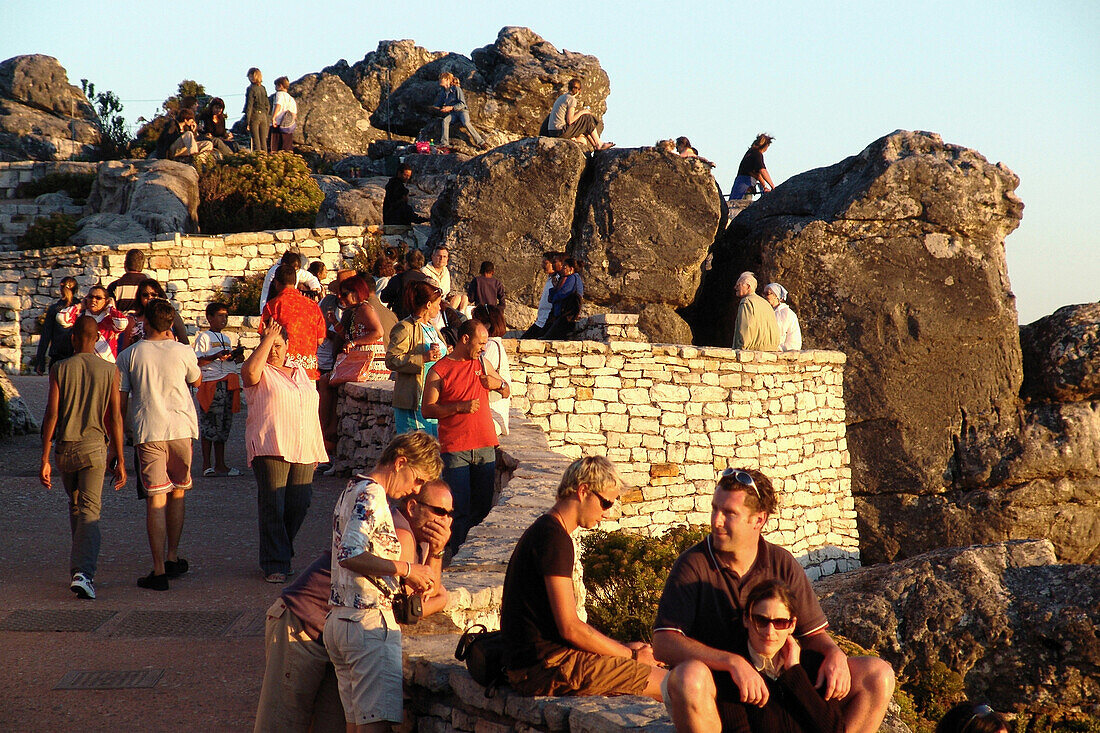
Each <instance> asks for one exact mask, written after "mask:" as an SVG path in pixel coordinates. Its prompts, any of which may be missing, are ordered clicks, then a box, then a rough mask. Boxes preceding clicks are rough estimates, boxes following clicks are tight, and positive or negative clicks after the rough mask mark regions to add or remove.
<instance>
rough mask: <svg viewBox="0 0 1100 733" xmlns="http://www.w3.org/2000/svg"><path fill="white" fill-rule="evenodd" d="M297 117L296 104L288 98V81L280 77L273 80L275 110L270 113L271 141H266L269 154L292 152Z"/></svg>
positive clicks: (290, 97) (291, 98) (292, 99)
mask: <svg viewBox="0 0 1100 733" xmlns="http://www.w3.org/2000/svg"><path fill="white" fill-rule="evenodd" d="M297 116H298V103H297V102H296V101H294V97H292V96H290V79H287V78H286V77H285V76H280V77H279V78H278V79H276V80H275V109H273V110H272V111H271V133H270V134H271V139H270V140H269V141H268V149H269V150H270V151H271V152H273V153H276V152H279V151H280V150H287V151H293V150H294V129H295V128H296V127H297V126H298V125H297V122H296V118H297Z"/></svg>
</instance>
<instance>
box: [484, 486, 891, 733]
mask: <svg viewBox="0 0 1100 733" xmlns="http://www.w3.org/2000/svg"><path fill="white" fill-rule="evenodd" d="M777 506H778V500H777V498H776V492H775V488H774V486H773V485H772V482H771V480H770V479H768V477H767V476H765V475H764V474H763V473H761V472H760V471H757V470H753V469H738V468H727V469H726V470H725V471H723V472H722V474H721V476H720V477H719V479H718V483H717V484H716V485H715V487H714V496H713V498H712V499H711V514H710V524H711V532H710V534H709V535H708V536H707V537H706V539H704V540H703V541H702V542H700V543H698V544H697V545H695V546H693V547H691V548H690V549H688V550H686V551H685V552H684V553H682V554H681V555H680V557H679V558H678V559H677V560H676V562H675V564H674V565H673V566H672V570H671V571H670V572H669V576H668V579H667V580H666V581H665V588H664V591H663V592H662V594H661V600H660V603H659V604H658V606H657V617H656V620H655V622H654V624H653V651H654V656H655V657H656V658H657V659H658V660H659V661H661V662H664V663H665V664H667V665H668V666H669V667H670V668H671V671H670V672H669V675H668V680H667V686H666V691H665V706H666V707H667V708H668V711H669V716H670V717H671V718H672V722H673V725H675V726H676V730H677V731H691V732H698V733H704V732H705V733H710V732H711V731H716V730H723V728H722V724H721V720H720V717H719V715H720V713H719V704H720V703H723V702H731V703H738V702H740V703H746V704H748V705H756V706H764V705H765V704H766V703H767V702H768V699H769V697H770V693H769V688H768V685H767V683H766V682H765V681H764V678H763V677H762V676H761V673H760V671H758V669H759V667H760V666H761V665H760V664H759V663H758V662H757V661H756V660H752V661H750V659H749V658H747V657H744V656H742V655H741V653H740V651H742V650H744V649H745V648H746V646H747V638H746V637H747V635H748V629H746V627H745V625H744V624H743V623H742V619H743V618H745V612H746V609H749V608H750V606H749V605H748V604H747V600H748V598H749V596H750V594H751V593H752V592H753V590H754V589H755V588H756V586H758V585H760V584H762V583H766V582H768V581H771V580H780V581H782V582H783V583H784V584H785V585H786V586H787V588H788V589H790V596H791V599H790V602H789V604H788V608H789V610H790V612H791V615H790V618H792V619H794V637H795V639H796V640H797V642H798V644H799V645H800V648H801V649H802V650H805V651H813V652H816V653H817V654H820V655H821V657H822V658H823V661H822V662H821V664H820V666H819V669H818V672H817V675H816V678H815V679H814V681H813V684H814V686H815V687H817V688H818V689H820V690H821V691H822V697H823V698H824V699H825V700H839V701H840V703H841V706H842V716H843V719H844V725H845V727H846V729H847V730H848V731H850V732H851V733H873V732H874V731H877V730H878V728H879V725H880V724H881V723H882V720H883V717H884V716H885V715H886V708H887V706H888V705H889V703H890V698H891V695H893V692H894V672H893V670H892V669H891V668H890V665H889V664H888V663H886V662H885V661H884V660H882V659H879V658H877V657H849V656H847V655H846V654H845V653H844V652H843V651H841V649H840V647H838V646H837V645H836V642H834V641H833V639H832V638H831V637H830V636H829V634H828V631H827V629H828V627H829V620H828V619H827V618H826V616H825V613H824V611H822V610H821V604H820V603H818V600H817V596H816V595H815V594H814V589H813V586H811V585H810V579H809V577H808V576H807V575H806V571H805V570H804V569H803V568H802V566H801V565H799V563H798V561H797V560H795V559H794V556H793V555H791V553H790V552H788V551H787V550H785V549H784V548H782V547H779V546H778V545H773V544H772V543H771V542H768V541H767V540H765V539H764V538H763V537H762V536H761V533H762V532H763V529H764V525H765V524H766V523H767V521H768V518H769V517H771V516H772V515H773V514H775V510H776V508H777ZM505 583H507V580H505ZM783 618H786V617H785V616H783V615H782V614H778V613H777V614H775V615H774V616H769V619H768V621H769V626H770V625H771V623H770V622H771V621H773V620H775V621H780V620H781V619H783ZM772 628H774V627H772ZM769 633H770V629H769ZM750 656H751V655H750ZM773 661H774V659H773ZM779 665H780V666H781V667H785V663H784V662H779ZM764 667H765V669H766V668H767V665H764ZM771 730H780V728H772V729H771ZM783 730H786V729H783Z"/></svg>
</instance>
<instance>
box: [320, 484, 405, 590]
mask: <svg viewBox="0 0 1100 733" xmlns="http://www.w3.org/2000/svg"><path fill="white" fill-rule="evenodd" d="M364 552H369V553H371V554H372V555H376V556H378V557H383V558H386V559H387V560H397V559H398V558H399V557H401V543H400V541H399V540H398V539H397V530H396V529H394V526H393V515H392V514H391V513H390V506H389V503H388V502H387V500H386V491H385V489H383V488H382V485H381V484H380V483H378V482H377V481H375V480H374V479H370V478H366V477H364V476H356V477H355V478H354V479H352V480H351V481H350V482H348V485H347V487H346V488H345V489H344V492H343V493H342V494H340V498H339V500H337V502H336V507H335V508H334V509H333V515H332V596H331V598H330V599H329V601H330V602H331V603H332V605H333V606H344V607H347V608H359V609H365V608H382V609H388V608H390V606H391V604H390V599H389V598H386V597H385V596H383V595H382V592H381V591H379V590H378V588H377V587H376V586H375V585H374V584H373V583H371V582H370V581H369V580H367V579H366V578H365V577H363V576H362V575H359V574H358V573H355V572H352V571H351V570H348V569H347V568H344V567H342V566H341V565H340V561H341V560H347V559H348V558H350V557H356V556H358V555H362V554H363V553H364ZM377 580H378V581H379V582H380V583H383V584H387V585H389V586H390V587H391V588H395V587H396V585H397V581H396V579H395V578H393V577H392V576H385V577H380V578H377Z"/></svg>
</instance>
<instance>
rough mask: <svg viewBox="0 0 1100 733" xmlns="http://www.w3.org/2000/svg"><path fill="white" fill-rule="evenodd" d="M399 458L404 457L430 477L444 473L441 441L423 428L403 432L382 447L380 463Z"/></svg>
mask: <svg viewBox="0 0 1100 733" xmlns="http://www.w3.org/2000/svg"><path fill="white" fill-rule="evenodd" d="M398 458H404V459H405V460H407V461H408V462H409V465H410V466H412V467H413V468H414V469H416V471H418V472H419V473H422V474H424V475H425V476H428V477H429V478H433V479H436V478H439V474H441V473H443V459H442V458H440V456H439V441H438V440H436V439H435V438H433V437H432V436H430V435H428V434H427V433H425V432H424V431H423V430H416V431H414V432H411V433H402V434H401V435H398V436H397V437H396V438H394V439H393V440H391V441H390V442H389V445H387V446H386V447H385V448H383V449H382V457H381V458H379V459H378V465H379V466H387V465H392V464H393V463H394V462H395V461H397V459H398Z"/></svg>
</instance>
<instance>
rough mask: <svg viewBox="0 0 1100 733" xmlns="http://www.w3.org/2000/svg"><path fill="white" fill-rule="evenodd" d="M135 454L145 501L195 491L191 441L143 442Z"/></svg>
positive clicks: (184, 439) (139, 491)
mask: <svg viewBox="0 0 1100 733" xmlns="http://www.w3.org/2000/svg"><path fill="white" fill-rule="evenodd" d="M134 452H135V453H136V454H137V464H138V465H137V469H138V475H140V476H141V485H140V488H139V490H138V494H139V495H140V494H142V493H144V496H142V498H146V497H149V496H153V495H155V494H164V493H167V492H169V491H172V490H174V489H180V490H182V491H186V490H187V489H190V488H191V439H190V438H180V439H178V440H156V441H152V442H150V443H140V444H139V445H137V446H136V447H135V448H134Z"/></svg>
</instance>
